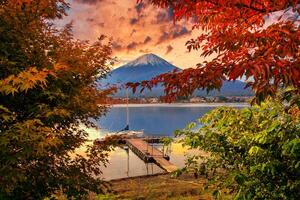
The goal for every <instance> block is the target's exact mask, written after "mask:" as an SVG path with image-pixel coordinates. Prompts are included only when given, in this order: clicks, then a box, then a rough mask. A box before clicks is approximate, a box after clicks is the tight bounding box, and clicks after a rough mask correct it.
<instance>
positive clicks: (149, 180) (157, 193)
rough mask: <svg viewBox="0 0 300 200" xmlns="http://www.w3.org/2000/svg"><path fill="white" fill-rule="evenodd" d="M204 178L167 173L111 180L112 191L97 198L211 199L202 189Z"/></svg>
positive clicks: (131, 199) (140, 199)
mask: <svg viewBox="0 0 300 200" xmlns="http://www.w3.org/2000/svg"><path fill="white" fill-rule="evenodd" d="M205 183H206V180H205V179H204V178H203V179H201V178H200V179H194V178H193V177H192V176H190V175H184V176H181V177H179V178H171V176H170V175H169V174H165V175H158V176H148V177H138V178H131V179H123V180H116V181H112V182H111V184H112V192H111V193H109V194H107V195H101V196H98V198H97V199H98V200H100V199H101V200H114V199H127V200H138V199H139V200H144V199H145V200H152V199H153V200H164V199H170V200H172V199H174V200H175V199H176V200H180V199H181V200H196V199H197V200H201V199H203V200H204V199H206V200H209V199H213V197H212V195H211V192H210V191H205V190H204V185H205Z"/></svg>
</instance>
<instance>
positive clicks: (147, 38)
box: [58, 0, 203, 68]
mask: <svg viewBox="0 0 300 200" xmlns="http://www.w3.org/2000/svg"><path fill="white" fill-rule="evenodd" d="M68 2H69V3H70V6H71V9H70V10H69V11H68V16H67V17H65V18H64V19H63V21H60V22H59V23H58V24H60V25H62V24H65V23H68V22H71V21H72V22H73V26H74V27H73V28H74V36H75V38H77V39H81V40H89V41H90V42H94V41H96V40H97V38H98V37H99V36H100V35H101V34H104V35H106V36H108V37H111V38H112V39H113V55H114V56H116V57H117V59H118V62H117V63H116V65H115V66H114V67H115V68H116V67H118V66H121V65H123V64H125V63H127V62H129V61H131V60H134V59H135V58H137V57H139V56H141V55H143V54H146V53H154V54H156V55H158V56H160V57H162V58H164V59H165V60H167V61H169V62H170V63H172V64H173V65H175V66H177V67H180V68H189V67H194V66H196V64H197V63H201V62H203V58H200V56H199V55H200V52H199V51H198V52H188V51H187V49H186V47H185V43H186V42H187V41H188V40H189V39H191V38H194V37H196V36H197V35H198V34H199V33H198V34H197V31H192V28H191V25H190V23H189V22H188V21H186V20H182V21H180V22H176V23H174V22H173V19H172V17H173V12H172V9H164V10H163V9H160V8H157V7H154V6H153V5H149V4H148V3H146V1H145V2H143V3H139V4H137V1H136V0H68Z"/></svg>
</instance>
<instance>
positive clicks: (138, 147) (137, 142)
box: [125, 138, 177, 172]
mask: <svg viewBox="0 0 300 200" xmlns="http://www.w3.org/2000/svg"><path fill="white" fill-rule="evenodd" d="M125 141H126V144H127V145H128V147H129V148H130V149H131V150H132V151H133V152H134V153H135V154H136V155H138V156H139V157H140V158H141V159H143V160H144V161H146V162H151V161H153V162H155V163H156V164H157V165H159V166H160V167H161V168H163V169H164V170H166V171H167V172H173V171H175V170H177V167H176V166H175V165H174V164H172V163H171V162H170V161H168V160H167V157H165V156H164V155H163V152H161V151H160V150H158V149H157V148H155V147H153V146H150V145H149V144H148V143H147V142H145V141H144V140H142V139H140V138H130V139H126V140H125Z"/></svg>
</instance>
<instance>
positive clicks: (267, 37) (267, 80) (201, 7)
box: [127, 0, 300, 101]
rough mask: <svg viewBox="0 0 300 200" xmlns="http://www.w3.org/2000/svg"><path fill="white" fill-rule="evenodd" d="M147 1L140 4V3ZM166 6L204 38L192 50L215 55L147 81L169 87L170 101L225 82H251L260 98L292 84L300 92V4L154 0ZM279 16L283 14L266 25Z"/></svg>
mask: <svg viewBox="0 0 300 200" xmlns="http://www.w3.org/2000/svg"><path fill="white" fill-rule="evenodd" d="M141 1H142V0H138V2H141ZM149 1H150V2H151V3H152V4H154V5H157V6H159V7H162V8H168V7H171V8H172V9H173V11H174V22H176V21H179V20H182V19H187V20H190V21H191V23H193V29H195V30H194V31H196V30H198V31H199V34H200V35H199V37H197V38H194V39H190V40H189V41H188V42H187V43H186V46H187V48H188V50H189V51H192V50H201V56H202V57H204V58H205V57H207V56H210V55H216V57H215V58H214V59H213V60H211V61H208V62H204V63H201V64H197V65H196V67H194V68H189V69H185V70H183V71H180V72H173V73H167V74H162V75H160V76H158V77H156V78H154V79H153V80H150V81H144V82H143V83H128V84H127V86H129V87H132V88H133V90H134V91H135V90H136V87H137V86H141V87H142V88H145V87H147V88H152V87H154V86H155V85H157V84H163V85H164V86H165V94H166V100H167V101H172V100H174V99H175V98H176V97H177V96H187V95H189V94H191V93H192V92H193V91H194V90H196V89H207V90H211V89H219V88H220V87H221V86H222V83H223V81H224V80H237V79H240V78H242V77H246V79H247V87H251V88H252V89H253V91H254V92H255V94H256V96H257V97H258V98H257V99H258V100H260V99H262V98H264V97H266V96H272V95H274V94H275V92H276V90H277V89H278V88H279V87H282V86H293V87H294V88H296V90H295V91H296V92H297V93H300V92H299V91H300V90H299V89H300V63H299V54H300V50H299V46H300V31H299V26H300V25H299V24H300V22H299V17H294V18H292V19H291V18H289V19H287V18H286V17H285V16H284V15H286V14H287V13H293V14H295V15H297V14H298V15H299V13H300V6H299V4H300V1H299V0H263V1H262V0H176V1H171V0H149ZM274 12H276V14H277V15H281V16H279V17H277V18H276V20H273V21H272V23H269V24H268V25H267V24H266V21H267V19H268V18H269V17H270V16H271V15H272V14H274Z"/></svg>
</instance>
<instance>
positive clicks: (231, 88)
mask: <svg viewBox="0 0 300 200" xmlns="http://www.w3.org/2000/svg"><path fill="white" fill-rule="evenodd" d="M173 70H179V71H180V70H181V69H180V68H178V67H176V66H174V65H172V64H170V63H169V62H167V61H166V60H164V59H162V58H160V57H158V56H157V55H154V54H145V55H143V56H141V57H139V58H137V59H136V60H134V61H131V62H129V63H127V64H126V65H123V66H121V67H119V68H117V69H115V70H113V71H112V72H111V73H110V75H109V76H108V77H107V79H105V80H101V84H103V85H105V84H117V85H122V84H125V83H127V82H140V81H143V80H150V79H152V78H154V77H155V76H158V75H160V74H162V73H166V72H170V71H173ZM244 87H245V83H244V82H242V81H235V82H231V81H230V82H229V81H226V82H224V84H223V87H222V89H221V91H220V92H218V91H211V92H210V93H209V94H208V95H207V93H206V91H202V90H201V91H196V92H195V95H198V96H251V95H252V92H251V90H250V89H244ZM162 95H163V87H162V86H157V87H155V88H153V89H152V91H149V90H145V91H144V92H143V93H142V94H140V93H139V92H137V93H136V94H132V93H131V94H130V96H131V97H159V96H162ZM115 96H116V97H125V96H126V94H125V90H124V89H120V90H119V91H118V92H117V93H116V94H115Z"/></svg>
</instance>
